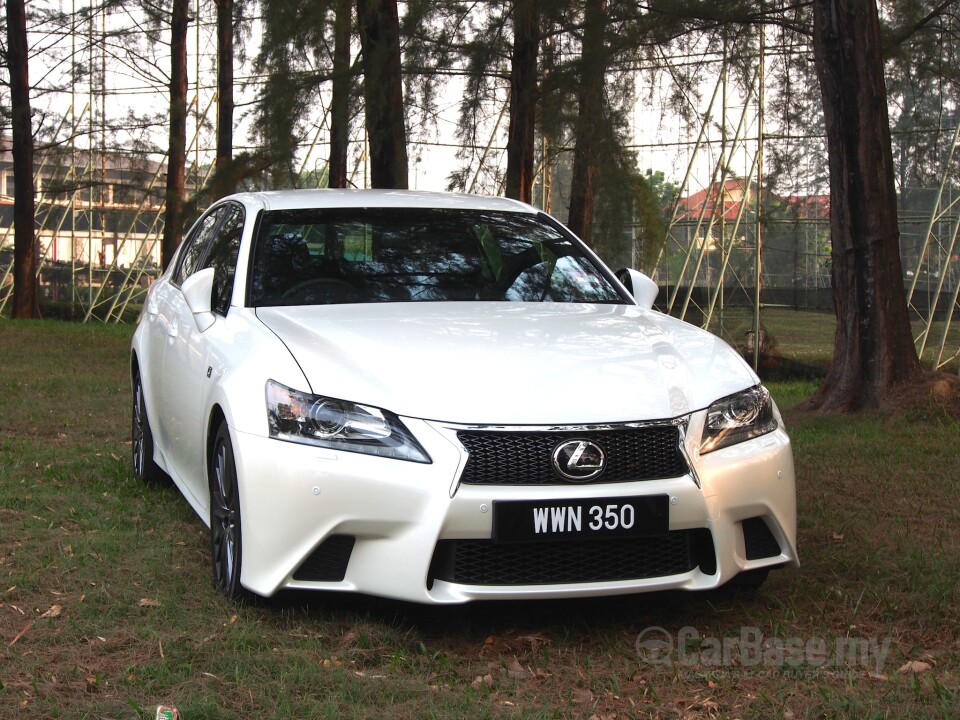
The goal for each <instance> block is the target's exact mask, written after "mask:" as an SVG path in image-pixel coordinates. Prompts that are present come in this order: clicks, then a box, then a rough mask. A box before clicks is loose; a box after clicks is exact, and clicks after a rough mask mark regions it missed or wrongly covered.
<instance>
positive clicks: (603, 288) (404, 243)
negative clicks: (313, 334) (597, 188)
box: [250, 209, 624, 306]
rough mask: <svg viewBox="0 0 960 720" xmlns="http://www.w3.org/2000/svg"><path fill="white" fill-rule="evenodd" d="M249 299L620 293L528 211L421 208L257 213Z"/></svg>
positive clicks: (525, 298) (545, 297)
mask: <svg viewBox="0 0 960 720" xmlns="http://www.w3.org/2000/svg"><path fill="white" fill-rule="evenodd" d="M251 281H252V282H251V298H250V300H251V304H252V305H256V306H264V305H309V304H328V303H357V302H411V301H424V300H427V301H429V300H441V301H442V300H495V301H514V302H516V301H521V302H615V303H620V302H624V300H623V298H621V297H620V295H619V294H618V293H617V291H616V290H615V289H614V288H613V286H612V285H611V284H610V283H609V282H608V280H607V279H606V277H605V276H604V274H603V273H602V272H601V271H600V269H599V268H598V267H597V266H596V265H594V263H593V261H592V260H590V258H588V257H587V256H586V255H585V253H584V252H583V250H582V248H581V246H580V245H579V244H577V243H576V242H575V241H574V240H573V239H572V238H570V237H568V236H567V235H565V234H563V233H561V232H560V231H559V230H558V229H557V228H555V227H554V226H553V225H551V224H549V223H547V222H545V221H543V220H541V219H539V218H538V217H536V216H532V215H527V214H522V213H504V212H489V211H451V210H420V209H396V210H394V209H373V210H371V209H360V210H313V211H284V212H272V213H265V214H264V217H263V220H262V222H261V225H260V231H259V233H258V238H257V243H256V250H255V255H254V264H253V272H252V276H251Z"/></svg>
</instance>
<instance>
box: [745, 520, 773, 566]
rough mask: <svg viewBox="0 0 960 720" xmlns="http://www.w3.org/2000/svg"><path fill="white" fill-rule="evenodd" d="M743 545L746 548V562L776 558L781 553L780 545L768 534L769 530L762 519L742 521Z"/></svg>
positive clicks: (770, 533) (771, 534)
mask: <svg viewBox="0 0 960 720" xmlns="http://www.w3.org/2000/svg"><path fill="white" fill-rule="evenodd" d="M743 544H744V547H745V548H746V554H747V560H759V559H760V558H768V557H776V556H777V555H779V554H780V552H781V550H780V543H778V542H777V539H776V538H775V537H774V536H773V533H772V532H770V528H769V527H767V523H766V522H765V521H764V519H763V518H762V517H754V518H749V519H747V520H744V521H743Z"/></svg>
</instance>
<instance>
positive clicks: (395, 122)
mask: <svg viewBox="0 0 960 720" xmlns="http://www.w3.org/2000/svg"><path fill="white" fill-rule="evenodd" d="M357 26H358V28H359V30H360V48H361V51H362V53H363V97H364V102H365V116H366V125H367V136H368V138H369V141H370V175H371V178H370V180H371V185H372V186H373V187H375V188H399V189H405V188H406V187H407V183H408V182H409V181H408V164H407V133H406V127H405V123H404V111H403V77H402V74H401V66H400V19H399V15H398V12H397V0H357Z"/></svg>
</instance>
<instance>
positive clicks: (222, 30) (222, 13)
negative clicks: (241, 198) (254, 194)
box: [213, 0, 237, 198]
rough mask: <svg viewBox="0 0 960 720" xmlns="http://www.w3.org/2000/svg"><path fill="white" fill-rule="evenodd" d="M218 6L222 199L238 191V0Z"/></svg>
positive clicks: (218, 179)
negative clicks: (235, 165) (235, 66)
mask: <svg viewBox="0 0 960 720" xmlns="http://www.w3.org/2000/svg"><path fill="white" fill-rule="evenodd" d="M215 2H216V6H217V151H216V152H217V156H216V163H215V166H214V167H215V173H214V182H215V184H214V188H213V194H214V197H215V198H221V197H224V196H226V195H230V194H231V193H234V192H236V189H237V178H236V173H234V171H233V168H232V167H231V165H232V164H233V110H234V107H235V103H234V98H233V61H234V52H233V10H234V0H215Z"/></svg>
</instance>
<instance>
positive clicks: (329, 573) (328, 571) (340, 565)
mask: <svg viewBox="0 0 960 720" xmlns="http://www.w3.org/2000/svg"><path fill="white" fill-rule="evenodd" d="M356 541H357V539H356V538H355V537H354V536H353V535H331V536H330V537H328V538H327V539H326V540H324V541H323V542H322V543H320V544H319V545H318V546H317V549H316V550H314V551H313V552H312V553H310V555H309V556H308V557H307V559H306V560H304V561H303V563H302V564H301V565H300V567H298V568H297V571H296V572H295V573H294V574H293V579H294V580H312V581H314V582H340V581H341V580H343V578H344V577H345V576H346V574H347V564H348V563H349V562H350V554H351V553H352V552H353V545H354V543H355V542H356Z"/></svg>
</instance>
